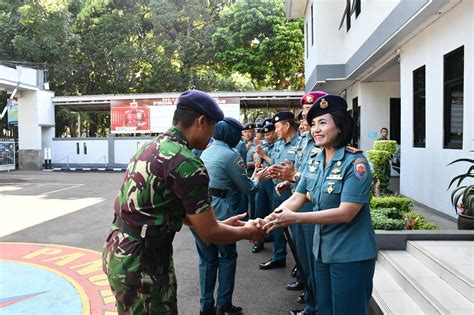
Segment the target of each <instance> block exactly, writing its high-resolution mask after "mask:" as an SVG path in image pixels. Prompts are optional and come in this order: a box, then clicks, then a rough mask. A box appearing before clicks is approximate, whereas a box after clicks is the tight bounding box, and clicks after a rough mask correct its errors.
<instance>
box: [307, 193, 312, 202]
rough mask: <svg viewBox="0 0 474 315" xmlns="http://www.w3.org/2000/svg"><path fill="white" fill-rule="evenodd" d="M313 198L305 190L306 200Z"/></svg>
mask: <svg viewBox="0 0 474 315" xmlns="http://www.w3.org/2000/svg"><path fill="white" fill-rule="evenodd" d="M312 199H313V197H311V194H310V193H309V191H307V192H306V200H308V201H311V200H312Z"/></svg>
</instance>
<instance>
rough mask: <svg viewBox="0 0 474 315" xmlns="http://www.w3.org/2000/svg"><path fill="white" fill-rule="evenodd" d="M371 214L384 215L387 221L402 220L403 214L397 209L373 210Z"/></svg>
mask: <svg viewBox="0 0 474 315" xmlns="http://www.w3.org/2000/svg"><path fill="white" fill-rule="evenodd" d="M372 214H376V215H384V216H386V217H387V218H389V219H403V213H402V212H401V211H400V210H399V209H397V208H374V209H372Z"/></svg>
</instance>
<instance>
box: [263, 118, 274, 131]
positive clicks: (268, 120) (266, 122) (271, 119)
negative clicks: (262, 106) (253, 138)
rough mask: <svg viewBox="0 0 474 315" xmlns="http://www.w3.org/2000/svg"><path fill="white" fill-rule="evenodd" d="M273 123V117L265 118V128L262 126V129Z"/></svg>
mask: <svg viewBox="0 0 474 315" xmlns="http://www.w3.org/2000/svg"><path fill="white" fill-rule="evenodd" d="M272 122H273V118H271V117H268V118H265V119H264V120H263V126H262V128H263V127H265V125H268V124H269V123H272Z"/></svg>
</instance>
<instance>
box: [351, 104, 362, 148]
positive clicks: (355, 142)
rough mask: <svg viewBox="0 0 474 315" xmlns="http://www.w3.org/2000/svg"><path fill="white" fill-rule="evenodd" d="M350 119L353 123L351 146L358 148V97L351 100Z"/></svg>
mask: <svg viewBox="0 0 474 315" xmlns="http://www.w3.org/2000/svg"><path fill="white" fill-rule="evenodd" d="M352 119H354V123H355V132H354V133H353V135H352V145H353V146H354V147H356V148H358V147H359V143H360V110H359V98H358V97H354V98H353V99H352Z"/></svg>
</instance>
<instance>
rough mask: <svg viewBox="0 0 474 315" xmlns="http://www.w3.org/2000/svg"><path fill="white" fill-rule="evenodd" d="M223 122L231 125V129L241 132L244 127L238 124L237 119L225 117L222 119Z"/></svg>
mask: <svg viewBox="0 0 474 315" xmlns="http://www.w3.org/2000/svg"><path fill="white" fill-rule="evenodd" d="M224 121H225V122H226V123H228V124H229V125H231V126H232V127H234V128H236V129H238V130H240V131H242V130H244V126H242V124H241V123H240V121H238V120H237V119H235V118H232V117H225V118H224Z"/></svg>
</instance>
